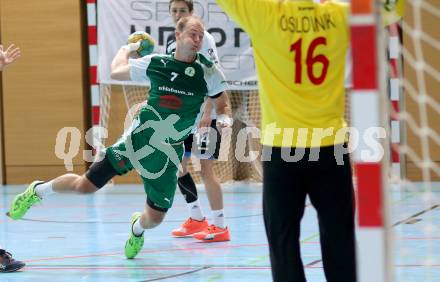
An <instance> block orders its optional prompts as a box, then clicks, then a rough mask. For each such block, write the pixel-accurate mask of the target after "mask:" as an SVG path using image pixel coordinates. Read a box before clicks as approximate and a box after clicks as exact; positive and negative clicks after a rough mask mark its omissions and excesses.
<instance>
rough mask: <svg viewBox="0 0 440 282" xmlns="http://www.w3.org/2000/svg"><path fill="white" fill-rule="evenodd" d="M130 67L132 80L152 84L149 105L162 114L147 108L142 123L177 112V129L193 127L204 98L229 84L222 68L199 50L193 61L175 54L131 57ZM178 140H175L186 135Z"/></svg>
mask: <svg viewBox="0 0 440 282" xmlns="http://www.w3.org/2000/svg"><path fill="white" fill-rule="evenodd" d="M129 67H130V78H131V80H132V81H140V82H147V83H148V84H150V93H149V94H150V97H149V99H148V103H147V104H148V105H149V106H151V107H152V108H153V109H154V110H155V111H157V113H158V114H159V115H160V117H158V116H157V113H154V112H153V111H151V110H149V109H147V108H144V109H142V110H141V114H140V122H141V123H142V122H145V121H147V120H158V119H159V118H160V119H162V120H163V119H165V118H167V117H168V116H169V115H171V114H176V115H178V116H179V120H178V121H177V122H176V123H175V124H174V127H175V129H176V130H178V131H183V130H185V129H188V128H192V127H193V126H194V123H195V119H196V117H197V114H198V113H199V112H200V107H201V105H202V104H203V103H204V101H205V99H206V98H207V97H208V96H210V97H214V98H215V97H216V96H217V95H219V93H222V92H223V91H225V90H226V87H227V84H226V81H225V77H224V75H223V73H222V71H221V70H220V69H219V68H218V66H217V65H216V64H214V63H212V62H211V61H210V60H208V59H207V58H206V57H204V56H203V55H202V54H200V53H199V54H197V59H196V60H195V61H194V62H192V63H185V62H181V61H178V60H176V59H175V58H174V55H173V54H171V55H159V54H152V55H148V56H145V57H142V58H139V59H130V60H129ZM185 137H186V136H185ZM179 139H180V140H175V141H181V140H184V139H185V138H179Z"/></svg>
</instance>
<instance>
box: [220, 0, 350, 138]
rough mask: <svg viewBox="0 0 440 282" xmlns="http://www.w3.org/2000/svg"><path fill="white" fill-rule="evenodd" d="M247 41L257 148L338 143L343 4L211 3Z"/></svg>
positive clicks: (256, 0)
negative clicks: (256, 107) (254, 83)
mask: <svg viewBox="0 0 440 282" xmlns="http://www.w3.org/2000/svg"><path fill="white" fill-rule="evenodd" d="M217 3H218V4H219V5H220V6H221V7H222V8H223V9H224V11H225V12H226V13H227V14H228V15H229V16H230V17H231V18H232V19H233V20H234V21H235V22H236V23H238V24H239V25H240V26H241V27H242V28H243V29H244V30H245V31H246V32H247V33H248V35H249V36H250V38H251V40H252V44H253V52H254V58H255V63H256V67H257V74H258V82H259V95H260V104H261V111H262V121H261V128H262V139H261V140H262V143H263V144H264V145H268V146H276V147H316V146H331V145H335V144H340V143H343V142H345V134H342V133H341V129H344V127H346V123H345V120H344V113H345V89H344V73H345V59H346V53H347V49H348V46H349V40H350V38H349V25H348V5H347V4H344V3H339V2H336V1H327V2H325V3H324V4H318V3H314V2H313V1H311V0H309V1H307V0H304V1H292V0H290V1H277V0H252V1H250V0H217Z"/></svg>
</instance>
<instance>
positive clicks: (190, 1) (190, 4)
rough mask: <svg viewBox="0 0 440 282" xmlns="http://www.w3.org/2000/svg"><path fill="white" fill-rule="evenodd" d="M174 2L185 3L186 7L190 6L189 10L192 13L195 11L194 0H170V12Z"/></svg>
mask: <svg viewBox="0 0 440 282" xmlns="http://www.w3.org/2000/svg"><path fill="white" fill-rule="evenodd" d="M174 2H185V4H186V6H188V10H189V12H190V13H191V12H192V11H193V9H194V3H193V0H170V2H169V4H168V11H169V10H171V4H173V3H174Z"/></svg>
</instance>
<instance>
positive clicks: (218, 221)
mask: <svg viewBox="0 0 440 282" xmlns="http://www.w3.org/2000/svg"><path fill="white" fill-rule="evenodd" d="M212 220H213V223H214V225H215V226H218V227H221V228H225V216H224V214H223V210H216V211H212Z"/></svg>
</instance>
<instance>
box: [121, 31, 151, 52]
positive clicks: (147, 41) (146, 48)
mask: <svg viewBox="0 0 440 282" xmlns="http://www.w3.org/2000/svg"><path fill="white" fill-rule="evenodd" d="M139 40H141V45H140V46H139V48H138V49H137V50H136V52H137V53H138V55H139V56H141V57H143V56H146V55H149V54H151V53H152V52H153V49H154V45H155V41H154V39H153V37H151V35H149V34H148V33H146V32H145V31H136V32H134V33H132V34H130V36H129V37H128V40H127V43H136V42H138V41H139Z"/></svg>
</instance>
